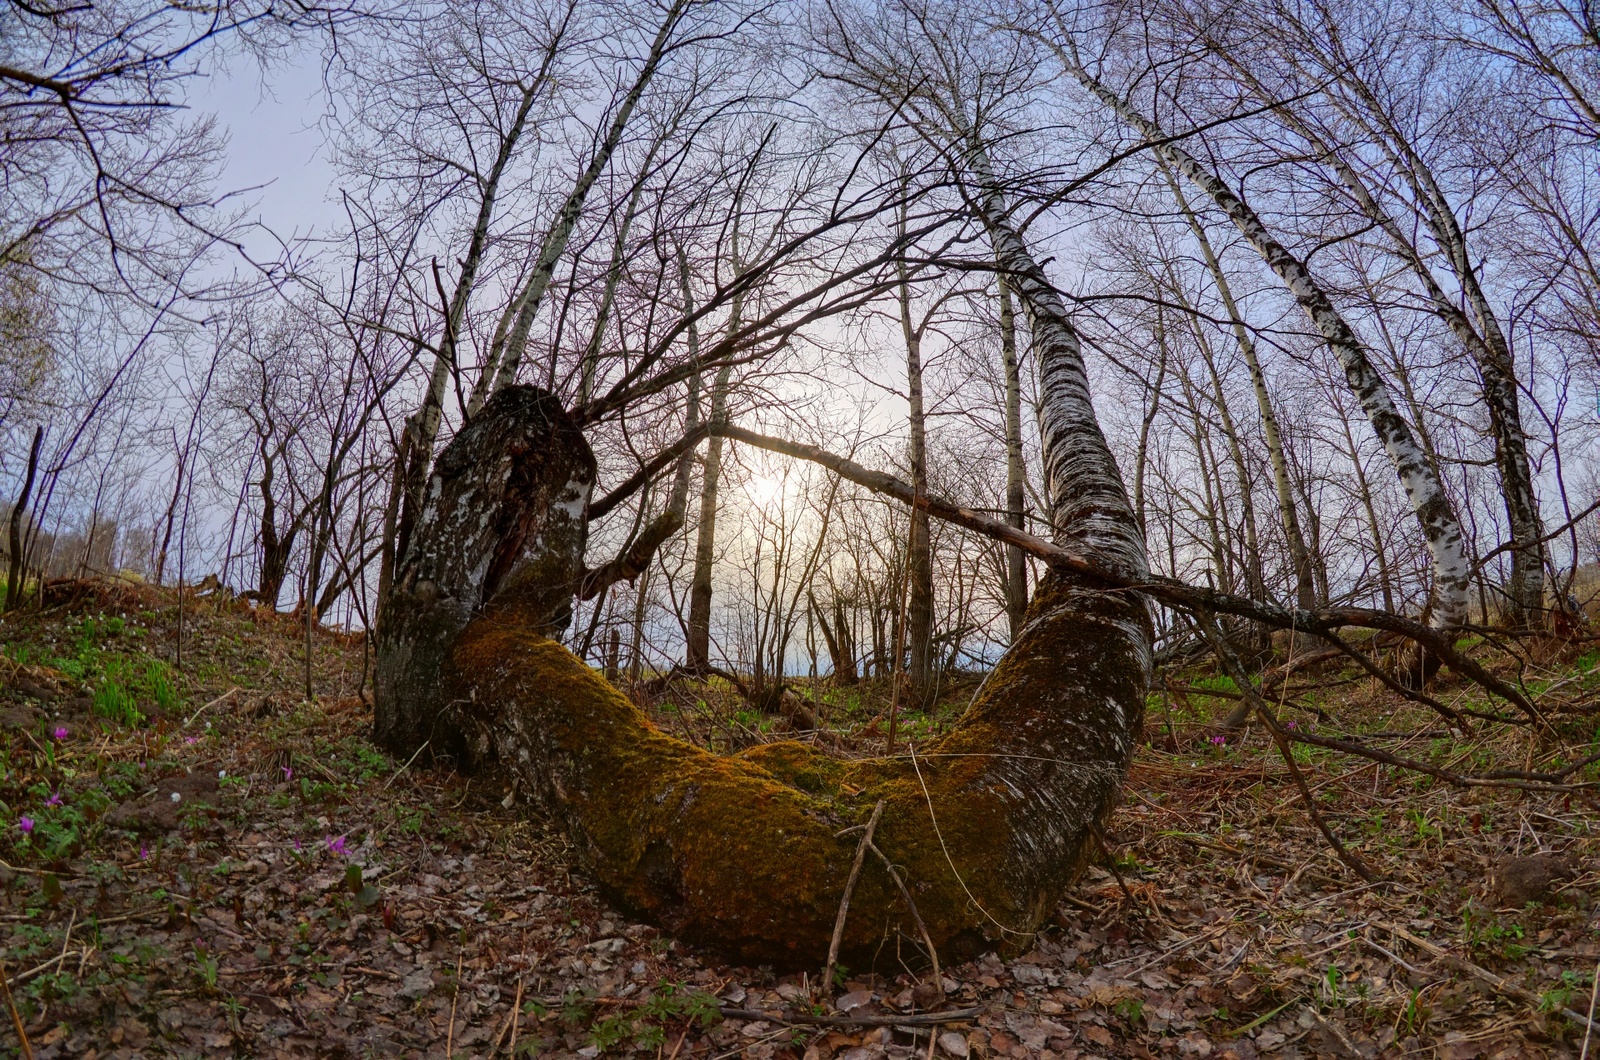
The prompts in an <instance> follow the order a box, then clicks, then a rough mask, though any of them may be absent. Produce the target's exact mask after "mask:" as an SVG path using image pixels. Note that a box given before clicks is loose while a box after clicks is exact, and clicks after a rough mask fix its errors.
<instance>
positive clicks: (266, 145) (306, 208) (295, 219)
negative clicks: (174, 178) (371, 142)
mask: <svg viewBox="0 0 1600 1060" xmlns="http://www.w3.org/2000/svg"><path fill="white" fill-rule="evenodd" d="M195 87H196V91H195V92H194V93H193V95H191V97H190V101H189V105H190V106H191V107H192V108H193V109H194V110H195V111H196V112H197V113H211V114H214V115H215V116H216V118H217V121H218V124H219V126H220V127H221V128H222V129H223V130H224V132H225V133H226V136H227V161H226V163H225V165H224V166H223V170H222V173H221V175H220V178H219V180H218V185H217V186H218V189H219V190H221V191H228V192H235V191H240V190H241V189H246V188H254V189H255V190H253V191H247V192H244V194H243V195H242V196H241V198H240V200H239V201H240V202H242V203H243V204H245V206H246V207H247V214H248V216H249V217H250V218H251V219H253V220H258V221H260V222H261V223H262V224H264V225H266V226H267V227H269V228H271V229H273V230H274V231H276V232H277V233H278V234H279V235H280V236H281V237H283V238H285V239H287V238H289V237H291V236H300V237H305V236H308V235H311V234H313V233H315V234H319V235H326V234H327V232H328V230H329V229H330V228H332V227H334V226H336V225H337V224H338V223H339V222H340V221H341V220H342V218H343V214H342V211H341V210H340V209H339V205H338V202H337V201H336V198H335V196H334V191H335V189H334V186H333V185H334V171H333V168H332V167H331V166H330V165H329V162H328V158H327V154H328V151H327V143H326V137H325V135H324V131H323V129H322V128H321V127H319V125H318V122H319V120H320V119H321V117H322V115H323V112H324V108H325V106H326V104H325V100H324V95H323V89H322V69H321V63H320V60H319V57H318V56H317V55H316V54H315V53H314V52H309V51H308V52H307V53H306V54H304V55H303V56H301V57H300V58H299V59H298V60H297V61H295V62H292V63H285V64H282V65H278V66H276V67H275V68H274V69H272V70H270V71H266V72H265V73H263V71H261V70H260V69H259V68H258V67H256V65H255V64H254V63H251V62H249V61H248V60H239V61H236V62H235V63H234V64H233V68H232V69H227V70H222V71H219V72H217V73H216V74H215V75H213V76H212V77H210V78H208V79H206V80H204V81H199V82H196V83H195ZM246 243H247V245H248V246H249V247H250V249H251V251H252V252H253V253H256V254H265V255H268V256H271V255H272V254H273V251H272V243H271V241H270V240H267V239H265V238H263V237H261V236H259V235H258V236H256V237H254V238H251V239H248V240H247V241H246Z"/></svg>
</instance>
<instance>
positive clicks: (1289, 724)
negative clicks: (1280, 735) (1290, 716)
mask: <svg viewBox="0 0 1600 1060" xmlns="http://www.w3.org/2000/svg"><path fill="white" fill-rule="evenodd" d="M1283 727H1284V728H1285V729H1292V728H1294V722H1292V721H1286V722H1284V723H1283Z"/></svg>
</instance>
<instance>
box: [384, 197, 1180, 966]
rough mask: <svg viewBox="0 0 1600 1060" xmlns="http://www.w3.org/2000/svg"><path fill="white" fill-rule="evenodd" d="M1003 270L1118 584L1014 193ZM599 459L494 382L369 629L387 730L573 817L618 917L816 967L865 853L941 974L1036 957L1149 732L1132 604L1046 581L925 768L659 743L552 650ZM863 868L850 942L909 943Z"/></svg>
mask: <svg viewBox="0 0 1600 1060" xmlns="http://www.w3.org/2000/svg"><path fill="white" fill-rule="evenodd" d="M991 206H992V207H993V208H994V209H995V210H996V211H997V212H995V213H994V214H993V216H991V217H989V218H987V220H989V222H990V227H991V232H992V233H993V234H994V236H995V241H996V244H997V246H996V250H997V252H998V257H999V259H1000V260H1001V262H1002V263H1003V266H1004V267H1005V268H1006V269H1007V271H1008V273H1009V274H1010V276H1011V278H1012V282H1013V284H1014V285H1015V287H1016V289H1017V291H1018V293H1019V294H1021V296H1022V297H1023V299H1024V303H1025V305H1026V307H1027V309H1028V313H1029V318H1030V322H1031V324H1032V331H1033V334H1034V336H1035V341H1036V344H1037V348H1038V350H1039V356H1040V365H1041V370H1042V374H1043V383H1044V386H1043V390H1044V415H1043V417H1042V432H1043V435H1044V439H1045V450H1046V451H1045V467H1046V470H1047V473H1048V474H1049V475H1050V476H1052V483H1051V485H1052V489H1051V496H1052V497H1053V498H1055V507H1054V510H1053V511H1052V516H1053V517H1054V519H1055V521H1056V526H1057V533H1056V536H1057V540H1058V542H1060V543H1061V544H1063V545H1066V546H1069V547H1070V548H1072V549H1073V550H1074V551H1075V552H1078V553H1082V554H1087V555H1090V556H1093V557H1094V558H1095V559H1096V561H1098V562H1100V563H1103V564H1104V565H1105V566H1107V567H1109V568H1112V569H1115V570H1117V571H1125V572H1126V571H1131V572H1134V573H1136V574H1137V573H1138V572H1140V571H1143V570H1144V568H1145V560H1144V548H1143V542H1142V539H1141V538H1140V535H1139V533H1138V529H1137V526H1136V524H1135V522H1134V520H1133V516H1132V512H1131V510H1130V508H1129V505H1128V501H1127V498H1126V496H1125V495H1124V492H1123V489H1122V484H1121V480H1120V477H1119V476H1118V474H1117V470H1116V465H1115V463H1114V462H1113V460H1112V458H1111V454H1110V452H1109V451H1108V449H1107V448H1106V445H1105V441H1104V438H1103V437H1102V436H1101V434H1100V430H1099V428H1098V426H1097V424H1096V422H1095V419H1094V413H1093V410H1092V408H1091V406H1090V403H1089V393H1088V387H1087V380H1086V377H1085V374H1084V369H1083V362H1082V357H1081V354H1080V352H1079V349H1078V344H1077V338H1076V335H1075V334H1074V333H1073V332H1072V331H1071V328H1070V325H1069V323H1068V322H1067V319H1066V314H1065V311H1064V308H1063V307H1062V304H1061V302H1060V300H1059V297H1058V296H1057V295H1056V293H1055V291H1054V289H1053V288H1051V287H1050V285H1049V283H1048V281H1047V280H1046V279H1045V278H1044V274H1043V272H1042V270H1040V269H1039V267H1038V265H1037V264H1036V263H1035V262H1034V261H1033V260H1032V258H1031V256H1030V255H1029V254H1028V251H1027V248H1026V246H1025V245H1024V244H1023V243H1022V241H1021V240H1020V239H1019V238H1017V236H1016V235H1015V233H1014V232H1013V231H1012V230H1010V228H1009V227H1008V226H1007V219H1006V217H1005V216H1004V213H1003V210H999V208H998V205H997V204H995V203H991ZM594 476H595V463H594V458H593V455H592V454H591V453H590V451H589V447H588V445H587V444H586V442H585V441H584V439H583V437H582V435H581V433H580V431H579V430H578V429H577V428H576V427H575V426H574V425H573V423H572V421H571V419H570V418H569V417H568V416H567V415H566V413H565V412H563V411H562V409H561V408H560V407H559V405H558V403H557V401H556V399H555V398H554V397H553V396H551V395H549V394H546V393H543V392H541V391H537V390H534V389H532V388H528V387H510V388H507V389H506V390H504V391H501V392H500V393H498V394H497V395H496V396H495V397H494V398H493V399H492V400H491V401H490V403H489V404H488V405H487V406H486V407H485V408H484V410H483V413H482V414H481V415H480V416H479V417H477V418H475V419H474V420H473V421H472V423H471V424H470V425H469V426H468V427H467V428H466V429H465V430H464V431H462V433H461V434H460V435H458V436H457V438H456V439H455V440H454V441H452V442H451V444H450V445H449V446H448V447H447V448H446V449H445V450H444V452H443V453H442V454H441V456H440V460H439V464H438V467H437V469H436V471H435V473H434V475H433V478H432V480H431V481H430V483H429V488H428V494H427V503H426V505H425V507H424V509H423V512H422V516H421V519H420V520H419V523H418V526H417V532H416V534H415V536H414V538H413V544H412V546H411V548H410V549H408V551H407V554H406V555H405V556H404V557H402V559H401V561H400V564H399V567H398V570H397V575H396V578H395V585H394V590H393V591H392V592H391V594H390V598H389V600H388V602H387V603H386V609H385V614H384V617H383V619H382V621H381V622H380V623H379V627H378V628H379V630H380V631H381V632H380V636H379V640H378V642H377V647H378V658H379V671H378V677H379V681H378V700H377V736H378V739H379V740H380V741H381V742H382V743H383V744H384V745H385V746H386V747H387V748H388V749H389V750H391V751H392V752H394V753H395V754H397V755H410V754H413V753H415V752H416V751H417V749H418V748H420V747H421V746H422V745H423V743H424V742H425V741H432V743H433V746H434V748H435V749H446V750H456V751H458V752H464V753H465V754H466V756H467V759H468V761H472V760H478V759H480V758H482V757H484V756H488V755H491V754H492V755H493V756H495V757H497V758H498V760H499V761H500V762H501V763H502V765H503V766H504V767H506V768H508V769H510V770H512V771H514V772H515V774H516V775H517V777H518V778H519V779H520V781H521V782H522V784H523V786H524V789H525V790H527V791H528V792H530V793H531V794H532V795H533V796H534V797H535V798H536V799H537V801H538V802H539V803H540V804H541V805H542V808H543V809H545V810H546V811H547V812H549V813H550V814H552V815H553V816H554V817H555V818H556V819H557V820H559V821H561V822H562V823H563V824H564V826H565V828H566V830H567V832H568V834H569V836H570V837H571V838H572V840H573V844H574V848H575V850H576V852H577V855H578V857H579V859H580V860H581V862H582V864H583V866H584V867H585V869H586V870H587V871H588V872H589V874H590V875H591V876H592V877H593V878H594V879H595V880H596V882H597V883H599V884H600V886H601V887H602V889H603V890H604V891H605V893H606V894H607V895H608V896H609V897H610V898H611V899H612V900H613V901H615V902H616V903H617V904H619V905H620V906H622V907H623V908H624V909H626V910H628V911H630V912H632V913H633V914H635V915H638V916H641V917H643V918H645V919H648V920H651V921H653V922H655V923H658V924H660V925H662V926H663V927H665V928H667V929H668V930H670V931H672V932H674V933H676V934H678V935H679V936H681V937H683V938H685V939H688V940H692V941H696V942H699V943H702V944H706V945H710V946H713V947H715V948H717V949H720V950H721V951H723V952H725V953H727V954H729V955H731V956H734V957H736V958H738V959H741V960H746V961H751V962H756V961H761V962H773V963H776V964H781V965H785V966H790V967H793V966H799V965H804V964H807V963H812V964H815V963H820V962H821V961H822V959H823V957H824V955H825V953H826V951H827V948H828V941H829V938H830V935H831V933H832V926H833V922H834V918H835V915H836V914H837V912H838V909H839V904H840V897H841V895H842V893H843V890H844V887H845V880H846V878H847V876H848V875H849V873H850V866H851V862H852V859H853V855H854V851H855V846H856V839H855V838H854V837H853V836H849V835H847V836H844V837H840V836H839V835H838V833H839V831H840V830H841V829H843V828H846V827H848V826H850V825H854V824H859V823H861V822H864V821H865V820H866V819H867V818H868V816H869V815H870V814H871V813H872V812H873V809H874V807H875V806H876V805H877V804H878V803H879V802H880V801H881V802H882V803H883V804H884V805H883V811H882V816H881V818H880V821H879V824H878V826H877V831H876V834H875V840H874V841H875V843H876V845H877V846H878V847H879V848H880V849H882V851H883V852H884V853H885V855H887V857H889V858H890V859H892V860H893V862H894V863H895V864H896V865H897V866H900V867H901V869H902V870H903V874H904V877H905V878H906V879H907V880H908V883H909V885H910V887H911V888H912V890H913V893H914V895H915V898H916V902H917V907H918V910H919V911H920V913H921V915H922V918H923V920H924V921H925V922H926V924H927V927H928V930H929V933H930V935H931V938H932V940H933V942H934V944H935V946H937V947H938V948H939V949H940V951H941V955H942V956H943V957H945V958H947V959H959V958H963V957H967V956H971V955H975V954H977V953H979V952H982V951H984V950H986V949H989V948H992V947H995V946H1000V947H1001V948H1004V949H1010V950H1015V949H1020V948H1021V947H1022V946H1025V945H1026V944H1027V943H1028V942H1029V941H1030V940H1031V938H1032V934H1033V932H1034V931H1035V929H1036V928H1037V927H1038V925H1039V924H1040V922H1041V921H1042V920H1043V919H1044V918H1045V917H1046V916H1048V915H1049V914H1050V912H1051V911H1052V910H1053V909H1054V907H1055V904H1056V902H1057V900H1058V899H1059V897H1060V895H1061V893H1062V891H1063V889H1064V888H1065V887H1066V886H1068V885H1069V884H1070V883H1071V882H1072V880H1073V879H1075V878H1076V876H1077V874H1078V872H1079V871H1080V870H1081V868H1082V866H1083V864H1084V862H1085V859H1086V857H1087V854H1088V852H1089V850H1090V848H1091V846H1092V839H1091V836H1092V832H1093V829H1094V828H1095V827H1096V824H1097V822H1099V821H1100V820H1102V819H1103V818H1104V816H1105V815H1106V814H1107V813H1108V812H1109V810H1110V808H1111V806H1112V804H1113V802H1114V800H1115V799H1116V796H1117V792H1118V789H1119V787H1120V784H1121V781H1122V778H1123V776H1124V774H1125V771H1126V768H1127V763H1128V758H1129V755H1130V754H1131V752H1132V749H1133V746H1134V737H1135V734H1136V733H1137V732H1138V730H1139V726H1140V722H1141V717H1142V710H1143V705H1144V696H1145V691H1146V687H1147V683H1148V673H1149V666H1150V628H1149V621H1148V616H1147V613H1146V611H1145V605H1144V603H1143V601H1142V599H1141V598H1140V597H1138V596H1137V595H1135V594H1132V593H1128V592H1126V591H1117V590H1112V589H1110V588H1109V587H1108V586H1105V585H1104V584H1103V583H1099V582H1096V581H1095V580H1093V579H1091V578H1088V577H1086V576H1083V575H1077V574H1065V573H1052V574H1051V575H1050V576H1048V577H1047V578H1045V579H1044V580H1043V581H1042V582H1041V583H1040V585H1039V588H1038V592H1037V594H1036V595H1035V597H1034V599H1033V602H1032V604H1031V605H1030V607H1029V611H1028V621H1027V623H1026V625H1025V627H1024V629H1023V630H1022V633H1021V635H1020V636H1019V637H1018V638H1017V640H1016V642H1015V643H1014V644H1013V646H1012V648H1011V650H1010V651H1009V652H1008V653H1007V655H1006V657H1005V659H1004V660H1003V661H1002V662H1001V664H1000V665H999V666H998V667H997V668H996V669H995V670H994V672H993V673H992V674H991V675H990V676H989V678H988V679H987V680H986V681H985V683H984V686H983V688H982V690H981V691H980V693H979V694H978V696H977V697H976V698H975V700H974V701H973V703H972V705H971V707H970V708H969V709H968V711H967V713H966V714H965V715H964V716H963V718H962V719H961V721H960V722H959V723H958V724H957V726H956V727H955V729H954V730H953V731H952V732H951V733H950V734H949V735H948V736H946V737H944V738H943V739H942V740H939V741H938V742H937V743H934V744H932V745H930V746H928V747H926V748H925V749H923V750H921V751H919V752H917V753H916V754H915V755H913V756H902V757H896V758H888V759H868V760H840V759H834V758H830V757H828V756H827V755H826V754H824V753H822V752H820V751H818V750H817V749H816V748H814V747H811V746H808V745H804V744H799V743H776V744H765V745H761V746H758V747H754V748H751V749H749V750H746V751H744V752H742V753H740V754H737V755H731V756H721V755H714V754H710V753H708V752H706V751H703V750H701V749H699V748H697V747H694V746H692V745H690V744H686V743H683V742H682V741H679V740H676V739H674V738H672V737H670V736H667V735H666V734H664V733H662V732H661V731H659V730H658V729H656V728H655V726H653V725H652V724H651V723H650V722H649V721H648V720H647V719H646V718H645V717H644V715H642V714H641V713H640V712H639V710H638V709H637V708H635V707H634V705H633V704H632V703H631V702H629V701H628V699H627V698H625V697H624V696H623V695H622V694H621V693H619V692H618V691H617V689H616V688H614V687H613V686H612V685H610V684H608V683H607V682H606V681H605V680H604V679H603V678H602V677H601V676H600V675H598V674H597V673H595V672H594V671H593V670H592V669H590V668H589V667H588V666H586V665H584V663H583V662H582V660H580V659H578V658H577V657H576V656H575V655H573V654H572V653H571V652H569V651H568V650H567V649H566V648H564V647H562V646H561V645H560V644H559V643H557V642H556V641H555V640H553V639H551V638H552V634H556V633H557V632H558V631H559V630H560V629H561V628H562V627H563V625H564V624H565V622H566V620H567V617H568V615H569V614H570V607H571V594H572V590H573V586H574V585H575V584H576V583H577V582H578V580H579V579H580V578H581V576H582V572H583V561H582V557H583V543H584V536H585V516H586V510H585V509H586V503H587V500H588V497H589V493H590V490H591V489H592V486H593V483H594ZM901 902H902V899H901V898H900V896H899V891H898V890H897V889H896V888H895V886H894V885H893V883H892V882H891V880H890V878H889V876H888V875H887V874H886V873H885V872H884V871H883V870H882V868H881V867H880V866H870V867H868V868H867V869H866V870H865V871H864V872H863V875H862V878H861V881H860V883H859V884H858V886H857V889H856V892H855V894H854V897H853V899H852V901H851V904H850V918H849V920H848V924H847V931H846V935H845V945H844V953H845V954H846V959H848V960H852V961H853V962H870V960H871V957H872V954H873V952H874V950H875V948H876V947H877V946H878V945H879V944H880V941H881V938H882V935H883V931H884V929H885V925H890V926H895V925H899V927H900V928H901V929H902V930H905V931H906V933H907V934H910V935H911V936H912V938H915V937H916V936H915V934H913V933H912V932H911V931H910V930H909V929H910V924H911V920H910V916H909V913H908V911H907V909H906V908H905V907H904V906H903V905H902V904H901Z"/></svg>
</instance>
